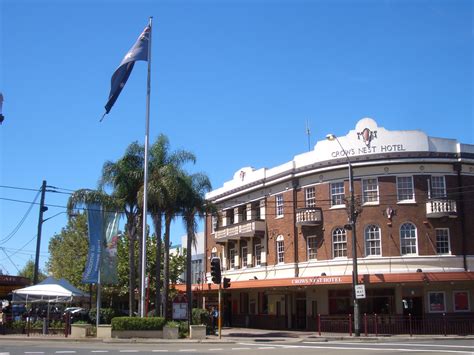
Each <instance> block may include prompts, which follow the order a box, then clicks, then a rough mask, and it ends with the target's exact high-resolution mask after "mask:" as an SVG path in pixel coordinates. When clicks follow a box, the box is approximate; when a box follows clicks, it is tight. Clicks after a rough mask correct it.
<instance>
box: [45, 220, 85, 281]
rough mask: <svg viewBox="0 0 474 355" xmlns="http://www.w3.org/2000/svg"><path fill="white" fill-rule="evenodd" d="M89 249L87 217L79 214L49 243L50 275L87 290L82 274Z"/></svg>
mask: <svg viewBox="0 0 474 355" xmlns="http://www.w3.org/2000/svg"><path fill="white" fill-rule="evenodd" d="M88 248H89V241H88V235H87V217H86V215H85V214H78V215H77V216H76V217H71V218H69V220H68V223H67V225H66V227H65V228H63V229H62V230H61V232H60V233H58V234H55V235H54V236H53V237H52V238H51V240H50V241H49V254H50V256H49V261H48V262H47V267H48V271H49V273H50V274H51V275H52V276H53V277H55V278H58V279H60V278H64V279H66V280H68V281H69V282H70V283H71V284H73V285H74V286H76V287H78V288H80V289H82V290H87V288H88V286H87V285H85V284H83V283H82V273H83V272H84V268H85V265H86V260H87V252H88Z"/></svg>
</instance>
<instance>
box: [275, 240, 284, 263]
mask: <svg viewBox="0 0 474 355" xmlns="http://www.w3.org/2000/svg"><path fill="white" fill-rule="evenodd" d="M276 255H277V264H284V263H285V238H284V237H283V236H282V235H279V236H278V237H277V240H276Z"/></svg>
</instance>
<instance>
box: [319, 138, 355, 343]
mask: <svg viewBox="0 0 474 355" xmlns="http://www.w3.org/2000/svg"><path fill="white" fill-rule="evenodd" d="M326 139H327V140H329V141H334V140H335V141H336V142H337V143H338V144H339V146H340V147H341V149H342V151H343V152H344V155H345V157H346V159H347V165H348V168H349V194H350V206H349V208H350V210H349V224H350V228H351V230H352V300H353V303H354V335H355V336H356V337H358V336H360V324H359V321H360V312H359V300H358V299H357V298H356V286H357V284H358V281H357V280H358V273H357V237H356V219H357V215H356V211H355V200H354V178H353V176H352V162H351V159H350V158H349V156H348V155H347V152H346V151H345V149H344V147H343V146H342V144H341V142H339V139H338V138H337V136H336V135H334V134H328V135H327V136H326Z"/></svg>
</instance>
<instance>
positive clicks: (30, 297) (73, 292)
mask: <svg viewBox="0 0 474 355" xmlns="http://www.w3.org/2000/svg"><path fill="white" fill-rule="evenodd" d="M12 294H13V299H12V302H13V303H32V302H50V303H67V302H71V301H73V300H75V299H76V300H77V299H80V298H85V297H88V294H87V293H85V292H83V291H81V290H79V289H77V288H76V287H74V286H73V285H71V284H70V283H69V282H68V281H66V280H65V279H60V280H56V279H55V278H54V277H48V278H46V279H45V280H44V281H41V282H40V283H38V284H36V285H33V286H29V287H25V288H20V289H18V290H14V291H13V292H12Z"/></svg>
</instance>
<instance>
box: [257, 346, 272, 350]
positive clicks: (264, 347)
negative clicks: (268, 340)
mask: <svg viewBox="0 0 474 355" xmlns="http://www.w3.org/2000/svg"><path fill="white" fill-rule="evenodd" d="M258 349H261V350H266V349H275V347H274V346H261V347H259V348H258Z"/></svg>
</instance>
